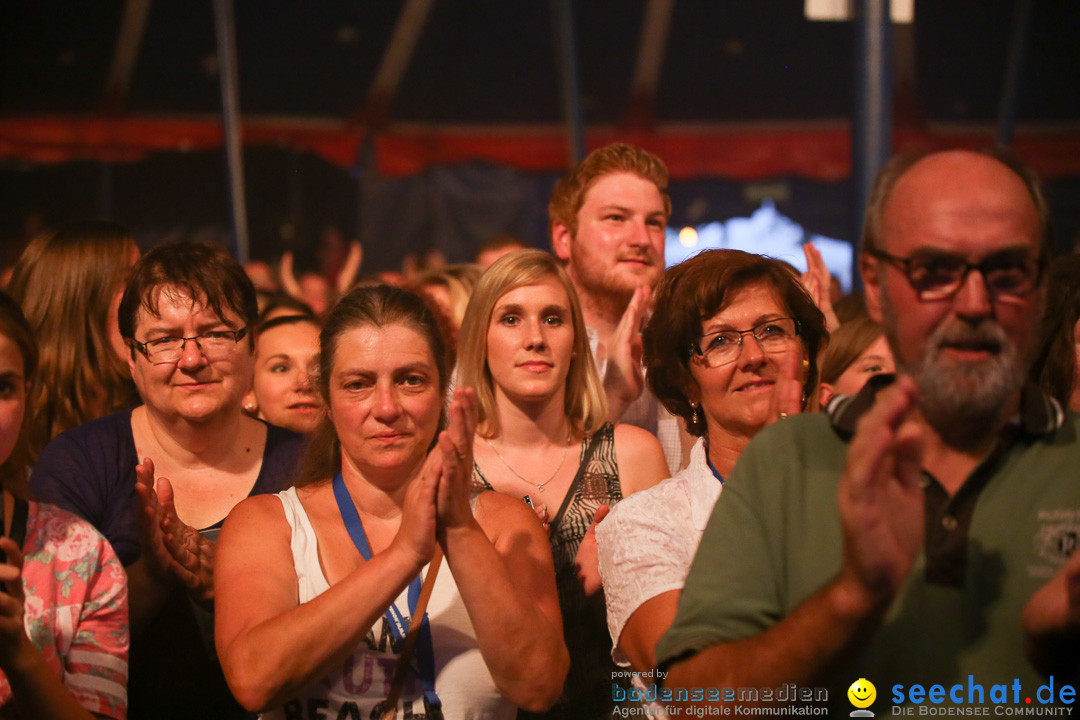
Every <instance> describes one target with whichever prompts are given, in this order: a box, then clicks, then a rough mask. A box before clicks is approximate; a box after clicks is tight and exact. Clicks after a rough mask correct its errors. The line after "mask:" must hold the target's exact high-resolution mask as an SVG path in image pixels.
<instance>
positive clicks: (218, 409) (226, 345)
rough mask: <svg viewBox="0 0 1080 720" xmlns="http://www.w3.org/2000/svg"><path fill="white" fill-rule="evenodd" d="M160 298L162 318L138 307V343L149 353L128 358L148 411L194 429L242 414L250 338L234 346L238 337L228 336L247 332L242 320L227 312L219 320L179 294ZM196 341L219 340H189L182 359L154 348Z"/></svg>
mask: <svg viewBox="0 0 1080 720" xmlns="http://www.w3.org/2000/svg"><path fill="white" fill-rule="evenodd" d="M156 292H157V293H158V296H157V305H158V314H156V315H155V314H154V313H151V312H150V311H148V310H147V309H146V308H145V307H140V308H139V311H138V314H137V316H136V318H135V338H134V339H135V341H136V342H138V343H145V344H146V348H147V352H143V351H141V350H139V349H138V348H133V349H132V351H131V352H130V353H129V355H128V365H129V367H130V368H131V377H132V379H133V380H134V381H135V385H136V387H137V388H138V390H139V395H140V396H142V399H143V402H144V403H145V404H146V407H147V409H148V410H150V411H151V413H152V414H155V415H158V416H161V417H163V418H165V419H167V420H177V419H183V420H186V421H188V422H191V423H200V422H205V421H209V420H212V419H215V418H218V417H220V416H222V415H224V414H228V413H231V412H236V413H239V412H240V405H241V402H242V400H243V397H244V393H245V392H247V389H248V388H249V387H251V378H252V370H253V366H254V355H253V352H252V349H251V343H250V341H249V338H248V337H244V338H242V339H241V340H240V341H239V342H235V341H232V340H231V338H232V337H234V336H231V335H229V336H226V334H227V333H230V332H231V331H236V330H240V329H242V328H243V327H244V326H243V323H242V321H241V320H240V318H239V317H238V316H237V315H235V314H233V313H231V312H228V311H226V314H225V317H220V316H218V315H217V313H215V312H214V311H213V310H212V309H211V308H209V307H207V306H206V305H204V304H203V301H202V300H200V299H195V300H192V299H191V298H190V297H189V296H187V295H186V294H184V292H183V291H181V290H179V289H176V288H169V287H164V288H161V289H159V290H157V291H156ZM248 331H249V332H250V329H249V330H248ZM196 335H207V336H212V337H216V339H215V340H213V341H211V343H207V342H205V341H195V340H187V341H185V342H184V343H183V349H182V350H181V351H180V355H179V357H177V358H175V359H172V360H166V359H164V358H163V357H162V356H161V355H159V354H158V353H157V351H156V350H155V346H156V345H162V344H166V343H168V342H172V341H169V340H168V339H169V338H191V337H194V336H196ZM211 344H213V345H214V346H215V347H214V349H213V350H211V348H210V345H211ZM201 345H205V346H206V347H202V346H201ZM148 354H149V356H148Z"/></svg>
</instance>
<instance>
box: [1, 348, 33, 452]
mask: <svg viewBox="0 0 1080 720" xmlns="http://www.w3.org/2000/svg"><path fill="white" fill-rule="evenodd" d="M27 390H28V388H27V386H26V375H25V368H24V364H23V356H22V352H21V351H20V350H19V346H18V345H17V344H16V343H15V341H14V340H12V339H11V338H9V337H7V336H6V335H3V334H0V465H2V464H3V463H4V462H6V461H7V459H8V457H9V456H10V455H11V452H12V450H14V449H15V443H16V442H18V440H19V430H20V428H22V421H23V415H24V414H25V413H26V393H27Z"/></svg>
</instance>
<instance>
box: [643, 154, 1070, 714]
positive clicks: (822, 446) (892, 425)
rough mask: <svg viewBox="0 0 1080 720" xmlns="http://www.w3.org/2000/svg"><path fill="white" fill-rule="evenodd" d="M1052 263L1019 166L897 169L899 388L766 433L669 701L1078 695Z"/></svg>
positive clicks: (887, 235)
mask: <svg viewBox="0 0 1080 720" xmlns="http://www.w3.org/2000/svg"><path fill="white" fill-rule="evenodd" d="M1047 253H1048V239H1047V212H1046V205H1045V202H1044V201H1043V199H1042V195H1041V193H1040V191H1039V189H1038V184H1037V182H1036V181H1035V179H1034V177H1033V175H1032V174H1031V173H1030V172H1029V171H1028V170H1027V169H1026V168H1024V167H1023V166H1022V165H1020V164H1019V163H1018V162H1016V161H1014V160H1012V159H1011V158H1009V157H1007V156H1004V155H1002V154H1000V153H990V154H982V153H973V152H966V151H950V152H940V153H935V154H931V155H926V156H922V157H917V158H897V159H894V160H893V161H892V162H891V163H890V164H889V165H887V166H886V168H885V169H884V170H883V171H882V174H881V175H880V176H879V178H878V181H877V184H876V185H875V189H874V192H873V194H872V197H871V204H870V208H869V210H868V212H867V222H866V229H865V232H864V238H863V254H862V259H861V270H862V273H863V278H864V281H865V284H866V294H867V304H868V307H869V309H870V312H871V315H872V316H873V317H874V319H875V320H879V321H881V322H882V323H883V324H884V326H885V328H886V334H887V337H888V339H889V344H890V346H891V347H892V351H893V354H894V355H895V357H896V361H897V366H898V367H899V377H898V378H897V379H896V381H895V382H893V383H892V386H891V387H888V388H887V389H882V386H883V385H885V384H887V381H886V382H885V383H883V382H876V383H871V384H870V385H869V386H868V388H867V389H866V390H865V391H864V392H863V393H860V395H858V396H855V397H853V398H851V399H850V400H848V401H846V402H844V403H842V404H840V406H839V407H838V408H836V410H835V412H833V413H832V414H831V415H830V417H824V416H820V415H818V416H813V415H810V416H799V417H797V418H791V419H789V420H786V421H784V422H780V423H777V424H775V425H774V426H772V427H771V428H769V429H767V430H765V431H764V432H762V433H761V434H759V435H758V436H757V438H755V439H754V441H753V442H751V444H750V446H749V447H748V448H747V450H746V451H745V453H744V454H743V456H742V457H741V458H740V460H739V464H738V465H737V466H736V468H735V471H734V472H733V473H732V476H731V478H730V479H729V480H728V482H727V484H726V485H725V488H724V493H723V495H722V497H721V500H720V502H718V503H717V506H716V509H715V511H714V513H713V516H712V519H711V520H710V522H709V525H708V527H707V528H706V530H705V533H704V536H703V537H702V541H701V546H700V549H699V552H698V555H697V557H696V558H695V561H694V565H693V566H692V568H691V570H690V574H689V577H688V578H687V580H686V586H685V588H684V590H683V593H682V596H681V601H680V606H679V614H678V617H677V618H676V620H675V623H674V624H673V625H672V628H671V629H670V631H669V632H668V633H667V635H665V636H664V638H663V639H662V640H661V642H660V644H659V646H658V648H657V658H658V661H659V662H660V663H661V664H662V666H667V667H669V668H670V676H669V677H668V678H667V680H666V685H667V686H668V687H669V688H678V687H687V688H692V687H701V688H712V687H776V686H779V685H781V684H782V683H796V684H797V685H800V686H820V685H825V686H826V687H827V688H828V690H829V698H830V703H831V705H832V709H833V710H834V711H837V712H840V711H843V712H847V710H850V705H849V704H848V702H847V697H846V695H845V690H846V689H847V687H848V686H849V685H850V684H851V683H852V682H853V681H854V680H856V679H859V678H866V679H868V680H870V681H871V682H873V683H874V684H876V685H877V687H878V692H879V696H878V697H879V701H878V702H879V704H880V705H881V706H887V705H890V704H891V705H903V704H905V703H908V702H912V703H919V702H923V701H924V700H925V697H926V695H925V692H926V690H927V689H928V688H931V687H932V686H935V685H940V686H942V691H941V696H940V697H939V698H938V699H936V700H934V701H933V702H934V703H935V704H943V705H958V704H965V703H969V702H976V703H977V704H982V703H985V702H991V699H990V697H989V696H988V693H989V692H990V690H991V688H992V687H993V686H995V685H999V684H1000V685H1003V686H1007V687H1009V697H1008V700H1009V702H1010V703H1013V702H1014V701H1013V697H1012V695H1013V689H1012V688H1013V687H1014V683H1019V687H1021V688H1022V690H1023V693H1026V694H1021V695H1018V696H1017V697H1018V700H1016V701H1015V702H1019V704H1021V705H1024V704H1025V703H1024V698H1025V697H1031V698H1035V695H1036V691H1037V689H1038V688H1039V686H1040V685H1041V684H1043V683H1045V682H1046V678H1045V677H1044V676H1043V675H1042V674H1040V673H1051V674H1054V675H1056V683H1057V687H1058V688H1059V689H1060V688H1061V686H1062V684H1063V683H1073V684H1075V680H1076V669H1077V668H1076V666H1077V660H1078V658H1080V653H1078V652H1077V650H1078V649H1080V643H1078V642H1077V639H1078V637H1080V553H1078V554H1077V555H1076V556H1074V557H1073V558H1072V559H1071V560H1070V559H1069V558H1068V553H1069V552H1070V551H1071V545H1070V544H1069V543H1068V540H1069V538H1070V537H1072V538H1074V537H1075V535H1076V533H1077V532H1078V530H1080V482H1078V480H1080V477H1078V476H1080V442H1078V440H1077V427H1078V425H1077V417H1076V416H1074V415H1068V414H1066V413H1064V412H1063V411H1062V410H1061V408H1060V406H1058V405H1057V403H1055V402H1054V401H1052V400H1051V399H1050V398H1048V397H1047V396H1045V395H1043V394H1041V393H1040V392H1039V391H1037V390H1035V389H1034V388H1030V387H1028V388H1022V387H1021V384H1022V380H1023V378H1024V377H1026V375H1027V368H1028V365H1029V364H1030V360H1031V355H1032V350H1033V347H1034V345H1035V342H1036V332H1037V327H1038V320H1039V317H1040V315H1041V312H1042V307H1043V300H1044V297H1043V296H1044V285H1043V273H1042V269H1043V267H1044V265H1045V262H1046V259H1047ZM879 391H880V392H879ZM875 395H876V396H875ZM1025 649H1026V650H1027V651H1028V652H1027V653H1026V654H1025ZM974 685H978V686H980V687H982V688H983V690H979V691H978V692H976V691H975V690H972V689H971V687H970V686H974ZM960 686H962V690H961V691H959V692H952V691H954V690H955V689H956V688H957V687H960ZM920 688H921V691H922V693H923V694H922V695H920V691H919V689H920ZM909 690H910V692H909ZM950 693H951V694H950ZM980 698H981V699H980ZM1064 699H1065V698H1063V697H1062V696H1059V695H1055V697H1054V698H1053V699H1052V701H1054V702H1059V701H1063V700H1064Z"/></svg>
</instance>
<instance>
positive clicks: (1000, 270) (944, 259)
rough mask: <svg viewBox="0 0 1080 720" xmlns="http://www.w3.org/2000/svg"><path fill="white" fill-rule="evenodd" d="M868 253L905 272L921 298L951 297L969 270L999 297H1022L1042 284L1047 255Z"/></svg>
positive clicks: (1023, 252)
mask: <svg viewBox="0 0 1080 720" xmlns="http://www.w3.org/2000/svg"><path fill="white" fill-rule="evenodd" d="M866 252H867V253H869V254H870V255H872V256H873V257H876V258H878V259H880V260H884V261H885V262H887V263H890V264H892V265H893V266H894V267H896V269H897V270H899V271H900V272H902V273H903V274H904V277H906V278H907V281H908V282H909V283H910V284H911V287H912V288H914V289H915V291H916V292H917V293H918V294H919V300H924V301H929V300H947V299H948V298H951V297H952V296H953V295H955V294H956V293H957V292H958V291H959V290H960V288H961V287H962V286H963V285H964V281H965V280H966V279H967V276H968V273H969V272H971V271H972V270H978V271H979V274H980V275H982V276H983V281H984V282H985V283H986V289H987V290H988V291H989V292H990V294H991V295H992V296H993V297H994V298H995V299H1003V300H1019V299H1022V298H1023V297H1025V296H1027V295H1028V294H1030V293H1031V292H1032V291H1033V290H1034V289H1035V288H1036V287H1037V286H1038V284H1039V278H1040V276H1041V275H1042V270H1043V258H1042V257H1039V258H1033V257H1032V256H1031V253H1029V252H1028V251H1027V250H1021V249H1016V250H1004V251H1002V252H997V253H993V254H992V255H988V256H986V257H985V258H983V259H982V260H980V261H979V262H977V263H971V262H968V261H967V258H965V257H963V256H961V255H954V254H952V253H943V252H931V251H920V252H916V253H915V254H913V255H912V256H911V257H906V258H902V257H896V256H895V255H890V254H889V253H887V252H884V251H882V250H867V251H866Z"/></svg>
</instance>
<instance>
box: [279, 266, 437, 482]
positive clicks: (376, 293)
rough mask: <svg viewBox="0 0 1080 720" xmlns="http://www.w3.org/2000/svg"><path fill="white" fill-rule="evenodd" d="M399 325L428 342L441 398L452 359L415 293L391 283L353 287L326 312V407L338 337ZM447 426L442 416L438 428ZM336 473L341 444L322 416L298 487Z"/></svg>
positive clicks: (322, 337)
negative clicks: (357, 331)
mask: <svg viewBox="0 0 1080 720" xmlns="http://www.w3.org/2000/svg"><path fill="white" fill-rule="evenodd" d="M399 323H400V324H403V325H407V326H409V327H411V328H413V329H414V330H416V331H417V332H418V333H419V334H420V335H421V336H422V337H423V338H424V340H426V341H427V344H428V348H429V349H430V350H431V354H432V356H433V357H434V359H435V367H436V370H437V371H438V373H439V391H440V393H443V394H445V392H446V388H447V385H448V384H449V383H450V361H449V355H448V353H447V348H446V341H445V339H444V338H443V335H442V332H441V330H440V327H439V321H438V319H437V318H436V317H435V313H434V312H432V310H431V308H429V307H428V306H427V304H426V303H424V301H423V300H421V299H420V297H419V296H418V295H416V294H415V293H411V292H409V291H408V290H402V289H401V288H396V287H393V286H391V285H361V286H359V287H356V288H353V289H352V290H351V291H350V292H349V293H348V294H347V295H345V297H343V298H341V300H339V301H338V303H337V304H336V305H335V306H334V307H333V308H332V309H331V310H330V314H329V315H328V316H327V317H326V322H325V323H324V324H323V327H322V331H321V332H320V333H319V377H318V388H319V392H320V393H321V394H322V397H323V402H324V403H325V405H326V407H330V377H331V375H332V372H333V369H334V361H335V360H336V358H337V349H338V342H339V341H340V340H341V336H342V335H343V334H345V333H346V332H348V331H349V330H354V329H356V328H360V327H368V326H373V327H379V328H381V327H386V326H388V325H394V324H399ZM444 415H445V410H444ZM445 424H446V423H445V417H444V418H443V421H441V422H440V423H439V426H440V427H442V426H443V425H445ZM436 437H437V435H436ZM434 439H435V438H432V442H434ZM340 469H341V443H340V442H339V441H338V438H337V433H336V431H335V429H334V425H333V423H331V422H330V419H329V418H328V417H327V416H326V415H325V414H324V415H323V418H322V420H321V421H320V422H319V425H318V427H316V428H315V430H314V432H312V434H311V435H310V436H309V438H308V442H307V445H306V447H305V449H304V454H303V458H302V459H301V462H300V471H299V473H298V475H299V479H298V480H297V483H296V485H297V486H301V485H312V484H315V483H318V482H322V481H324V480H327V479H329V478H331V477H333V476H334V475H335V474H337V472H338V471H339V470H340Z"/></svg>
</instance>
